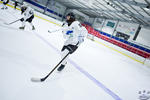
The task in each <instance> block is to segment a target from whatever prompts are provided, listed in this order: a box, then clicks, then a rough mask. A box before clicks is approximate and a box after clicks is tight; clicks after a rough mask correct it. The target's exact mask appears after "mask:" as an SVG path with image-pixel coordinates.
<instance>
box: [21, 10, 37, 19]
mask: <svg viewBox="0 0 150 100" xmlns="http://www.w3.org/2000/svg"><path fill="white" fill-rule="evenodd" d="M32 15H34V10H33V9H32V8H31V7H27V9H26V10H25V11H24V12H23V18H24V20H26V19H28V18H30V17H31V16H32Z"/></svg>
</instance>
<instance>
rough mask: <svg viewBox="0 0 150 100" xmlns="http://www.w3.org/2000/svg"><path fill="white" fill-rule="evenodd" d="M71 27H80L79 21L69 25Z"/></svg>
mask: <svg viewBox="0 0 150 100" xmlns="http://www.w3.org/2000/svg"><path fill="white" fill-rule="evenodd" d="M71 26H72V27H76V26H80V22H79V21H74V22H72V24H71Z"/></svg>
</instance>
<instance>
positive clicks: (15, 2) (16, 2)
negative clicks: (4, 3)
mask: <svg viewBox="0 0 150 100" xmlns="http://www.w3.org/2000/svg"><path fill="white" fill-rule="evenodd" d="M18 3H19V2H18V0H15V1H14V9H16V7H17V6H18Z"/></svg>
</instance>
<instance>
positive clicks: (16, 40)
mask: <svg viewBox="0 0 150 100" xmlns="http://www.w3.org/2000/svg"><path fill="white" fill-rule="evenodd" d="M35 14H36V15H38V16H40V17H41V18H39V17H35V19H34V20H33V24H34V25H35V28H36V30H35V31H32V30H31V26H30V25H29V24H28V23H26V24H27V27H26V28H25V30H24V31H23V30H19V27H20V26H21V22H16V23H14V24H11V25H6V24H4V23H10V22H12V21H15V20H17V19H19V18H21V16H20V11H18V10H14V9H12V8H10V7H9V8H8V9H7V10H1V9H0V100H139V96H140V94H139V91H143V90H148V91H150V69H149V68H148V67H146V66H144V65H142V64H140V63H138V62H136V61H134V60H132V59H130V58H128V57H126V56H124V55H121V54H119V53H117V52H115V51H113V50H111V49H109V48H107V47H105V46H103V45H100V44H98V43H96V42H93V41H91V40H89V39H86V40H85V42H84V43H83V44H81V46H80V47H79V48H78V49H77V51H76V52H75V53H74V54H72V55H70V59H69V61H68V63H67V65H66V68H65V69H64V70H63V71H62V72H60V73H58V72H57V71H54V72H53V73H52V75H51V76H50V77H48V79H47V80H46V81H44V82H42V83H34V82H31V81H30V79H31V78H32V77H40V78H42V77H44V76H46V75H47V74H48V73H49V72H50V71H51V70H52V69H53V68H54V66H55V65H57V63H58V62H59V61H60V60H61V55H60V51H61V48H62V46H63V42H64V39H63V36H62V33H61V31H57V32H53V33H48V30H50V31H54V30H56V29H60V28H61V27H59V26H58V25H56V24H54V23H50V22H48V21H46V20H43V19H42V18H44V19H49V20H50V21H52V22H55V23H56V21H55V20H53V19H51V18H48V17H47V16H44V15H42V14H40V13H38V12H36V13H35ZM59 23H60V22H59ZM100 42H102V43H104V44H105V43H106V42H105V41H103V40H100Z"/></svg>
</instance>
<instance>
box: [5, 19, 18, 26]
mask: <svg viewBox="0 0 150 100" xmlns="http://www.w3.org/2000/svg"><path fill="white" fill-rule="evenodd" d="M19 20H20V19H18V20H15V21H13V22H11V23H5V24H6V25H10V24H13V23H15V22H17V21H19Z"/></svg>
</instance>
